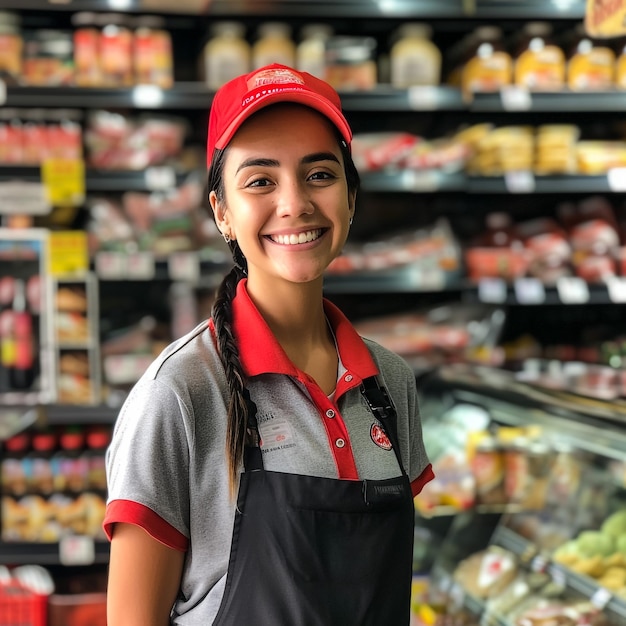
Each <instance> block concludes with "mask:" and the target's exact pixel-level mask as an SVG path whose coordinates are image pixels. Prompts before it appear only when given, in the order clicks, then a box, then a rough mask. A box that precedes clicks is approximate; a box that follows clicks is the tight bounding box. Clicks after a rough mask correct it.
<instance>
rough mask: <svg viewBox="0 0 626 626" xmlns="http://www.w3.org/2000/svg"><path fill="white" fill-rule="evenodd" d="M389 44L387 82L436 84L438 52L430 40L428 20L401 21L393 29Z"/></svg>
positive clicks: (409, 84)
mask: <svg viewBox="0 0 626 626" xmlns="http://www.w3.org/2000/svg"><path fill="white" fill-rule="evenodd" d="M395 37H397V40H396V41H395V43H394V44H393V46H392V47H391V51H390V63H391V84H392V85H393V86H394V87H398V88H406V87H411V86H413V85H438V84H439V82H440V80H441V52H440V50H439V48H438V47H437V46H436V45H435V44H434V43H433V42H432V41H431V37H432V28H431V27H430V26H429V25H428V24H421V23H412V22H410V23H407V24H403V25H402V26H401V27H400V28H399V29H398V30H397V31H396V33H395Z"/></svg>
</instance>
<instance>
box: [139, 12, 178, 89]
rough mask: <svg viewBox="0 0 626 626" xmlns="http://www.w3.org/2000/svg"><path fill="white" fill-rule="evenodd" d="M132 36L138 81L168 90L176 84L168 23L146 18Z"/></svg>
mask: <svg viewBox="0 0 626 626" xmlns="http://www.w3.org/2000/svg"><path fill="white" fill-rule="evenodd" d="M136 26H137V28H136V30H135V34H134V37H133V66H134V71H135V82H136V83H138V84H147V85H157V86H158V87H161V88H163V89H169V88H170V87H171V86H172V85H173V83H174V69H173V65H174V61H173V56H172V55H173V52H172V38H171V36H170V34H169V32H168V31H167V30H165V28H164V26H165V20H164V19H163V18H161V17H157V16H153V15H145V16H142V17H140V18H139V19H138V20H137V25H136Z"/></svg>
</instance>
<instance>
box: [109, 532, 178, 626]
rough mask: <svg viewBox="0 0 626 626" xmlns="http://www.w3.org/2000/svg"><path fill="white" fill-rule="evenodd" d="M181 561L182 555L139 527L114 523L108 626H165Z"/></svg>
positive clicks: (175, 591) (176, 589) (176, 586)
mask: <svg viewBox="0 0 626 626" xmlns="http://www.w3.org/2000/svg"><path fill="white" fill-rule="evenodd" d="M184 558H185V554H184V552H180V551H178V550H174V549H173V548H169V547H168V546H166V545H164V544H162V543H161V542H159V541H157V540H156V539H154V538H153V537H151V536H150V535H149V534H148V533H147V532H146V531H145V530H144V529H143V528H141V527H139V526H135V525H134V524H126V523H117V524H115V528H114V531H113V538H112V540H111V557H110V562H109V580H108V589H107V622H108V623H109V624H111V625H112V626H168V625H169V623H170V621H169V617H170V611H171V608H172V606H173V604H174V601H175V600H176V595H177V594H178V589H179V586H180V578H181V574H182V571H183V561H184Z"/></svg>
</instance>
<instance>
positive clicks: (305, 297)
mask: <svg viewBox="0 0 626 626" xmlns="http://www.w3.org/2000/svg"><path fill="white" fill-rule="evenodd" d="M247 289H248V294H249V295H250V298H251V300H252V301H253V302H254V304H255V306H256V307H257V308H258V310H259V312H260V313H261V315H262V316H263V318H264V319H265V321H266V322H267V324H268V326H269V327H270V329H271V330H272V332H273V333H274V336H275V337H276V338H277V339H278V341H279V343H280V344H281V345H282V346H283V348H285V347H286V346H289V345H291V344H297V345H298V346H299V349H301V350H302V349H303V348H306V346H307V345H315V344H318V343H319V341H321V340H325V338H326V337H327V336H328V328H327V326H326V317H325V315H324V306H323V293H322V281H321V280H320V281H314V282H312V283H306V284H296V283H286V282H285V283H275V284H273V285H272V286H271V289H268V288H266V287H265V286H264V285H256V283H255V282H254V281H251V280H250V279H248V283H247Z"/></svg>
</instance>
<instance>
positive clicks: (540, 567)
mask: <svg viewBox="0 0 626 626" xmlns="http://www.w3.org/2000/svg"><path fill="white" fill-rule="evenodd" d="M547 566H548V562H547V561H546V558H545V557H544V556H542V555H541V554H538V555H537V556H535V557H534V558H533V560H532V561H531V562H530V569H531V570H532V571H533V572H538V573H542V572H545V571H546V568H547Z"/></svg>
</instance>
